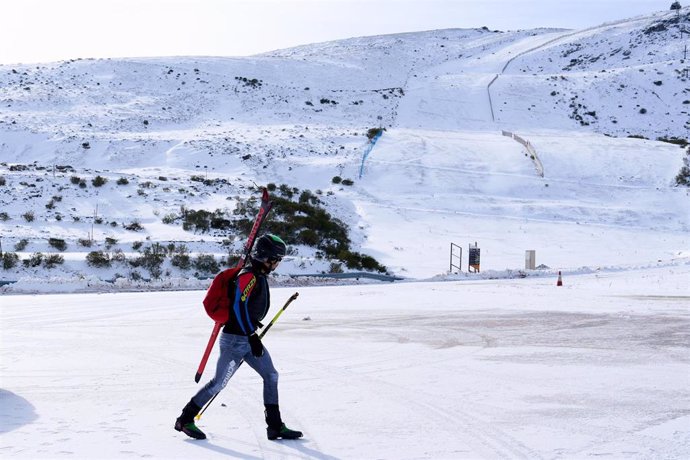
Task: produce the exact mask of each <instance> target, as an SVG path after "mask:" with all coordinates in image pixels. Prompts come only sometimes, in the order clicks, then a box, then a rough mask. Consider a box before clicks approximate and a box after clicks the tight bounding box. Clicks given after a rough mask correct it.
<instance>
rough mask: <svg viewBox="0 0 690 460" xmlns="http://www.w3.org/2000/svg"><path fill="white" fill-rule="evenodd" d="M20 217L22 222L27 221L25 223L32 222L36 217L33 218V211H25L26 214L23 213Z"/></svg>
mask: <svg viewBox="0 0 690 460" xmlns="http://www.w3.org/2000/svg"><path fill="white" fill-rule="evenodd" d="M22 217H23V218H24V220H25V221H27V222H33V221H34V219H35V218H36V217H35V216H34V212H33V211H27V212H25V213H24V214H22Z"/></svg>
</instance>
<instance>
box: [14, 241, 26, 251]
mask: <svg viewBox="0 0 690 460" xmlns="http://www.w3.org/2000/svg"><path fill="white" fill-rule="evenodd" d="M28 245H29V240H27V239H25V238H22V239H21V240H19V241H17V242H16V243H15V245H14V250H15V251H23V250H24V249H26V247H27V246H28Z"/></svg>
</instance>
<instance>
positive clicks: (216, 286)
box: [204, 267, 242, 323]
mask: <svg viewBox="0 0 690 460" xmlns="http://www.w3.org/2000/svg"><path fill="white" fill-rule="evenodd" d="M241 269H242V267H233V268H228V269H226V270H223V271H222V272H220V273H218V274H217V275H216V277H215V278H213V281H212V282H211V286H209V288H208V291H206V297H204V309H205V310H206V314H208V316H210V317H211V319H212V320H213V321H215V322H216V323H226V322H227V321H228V319H230V308H231V306H232V301H233V298H234V296H235V280H236V279H237V275H238V274H239V273H240V270H241Z"/></svg>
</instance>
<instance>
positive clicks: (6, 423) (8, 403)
mask: <svg viewBox="0 0 690 460" xmlns="http://www.w3.org/2000/svg"><path fill="white" fill-rule="evenodd" d="M37 418H38V414H36V411H35V409H34V406H33V405H31V403H30V402H29V401H27V400H26V399H24V398H22V397H21V396H19V395H16V394H14V393H12V392H11V391H7V390H3V389H1V388H0V420H2V423H0V433H8V432H10V431H12V430H16V429H17V428H19V427H22V426H24V425H28V424H29V423H31V422H33V421H34V420H36V419H37Z"/></svg>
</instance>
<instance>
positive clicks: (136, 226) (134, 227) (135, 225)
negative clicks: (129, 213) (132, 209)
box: [122, 220, 144, 232]
mask: <svg viewBox="0 0 690 460" xmlns="http://www.w3.org/2000/svg"><path fill="white" fill-rule="evenodd" d="M122 228H124V229H125V230H129V231H131V232H140V231H142V230H143V229H144V227H142V226H141V224H140V223H139V222H138V221H136V220H133V221H132V222H130V223H129V224H127V225H124V224H123V225H122Z"/></svg>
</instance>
